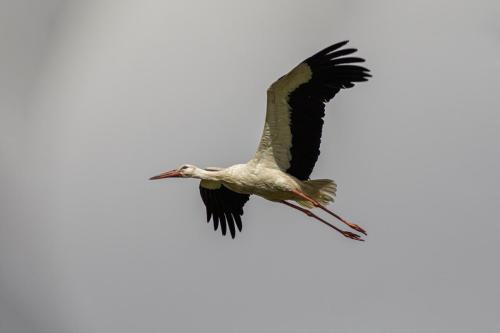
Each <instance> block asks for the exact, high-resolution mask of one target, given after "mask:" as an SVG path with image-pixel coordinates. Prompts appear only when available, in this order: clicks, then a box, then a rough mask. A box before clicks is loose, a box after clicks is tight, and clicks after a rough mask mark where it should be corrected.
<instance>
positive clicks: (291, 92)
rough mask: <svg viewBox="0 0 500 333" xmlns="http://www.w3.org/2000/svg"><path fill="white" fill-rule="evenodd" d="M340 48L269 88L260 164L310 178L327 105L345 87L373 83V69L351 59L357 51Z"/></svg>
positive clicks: (333, 48) (320, 55)
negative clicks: (355, 83) (370, 79)
mask: <svg viewBox="0 0 500 333" xmlns="http://www.w3.org/2000/svg"><path fill="white" fill-rule="evenodd" d="M345 44H347V41H344V42H340V43H337V44H334V45H332V46H330V47H327V48H326V49H324V50H322V51H320V52H318V53H316V54H315V55H313V56H312V57H310V58H308V59H306V60H305V61H303V62H302V63H300V64H299V65H298V66H297V67H295V68H294V69H292V70H291V71H290V72H289V73H288V74H287V75H285V76H283V77H281V78H280V79H279V80H278V81H276V82H274V83H273V84H272V85H271V87H269V89H268V90H267V113H266V122H265V125H264V132H263V134H262V138H261V141H260V144H259V148H258V150H257V153H256V155H255V157H254V161H255V162H256V163H261V164H264V165H265V166H266V167H270V168H272V167H274V168H276V167H277V168H280V169H281V170H283V171H285V172H287V173H289V174H291V175H292V176H295V177H296V178H298V179H300V180H306V179H309V175H310V174H311V172H312V170H313V168H314V165H315V164H316V161H317V160H318V156H319V146H320V143H321V131H322V127H323V116H324V115H325V103H327V102H328V101H329V100H331V99H332V98H333V97H334V96H335V94H337V92H339V90H340V89H345V88H351V87H353V86H354V82H362V81H367V80H368V78H369V77H370V76H371V75H370V74H369V70H368V69H366V68H364V67H361V66H358V65H353V64H354V63H359V62H363V61H364V59H361V58H356V57H346V56H347V55H349V54H352V53H354V52H356V51H357V50H356V49H342V47H343V46H344V45H345Z"/></svg>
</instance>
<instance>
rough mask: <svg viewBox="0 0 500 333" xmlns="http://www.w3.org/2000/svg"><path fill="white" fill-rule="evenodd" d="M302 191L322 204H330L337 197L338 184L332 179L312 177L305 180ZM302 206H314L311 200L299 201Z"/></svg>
mask: <svg viewBox="0 0 500 333" xmlns="http://www.w3.org/2000/svg"><path fill="white" fill-rule="evenodd" d="M302 191H304V193H305V194H307V195H308V196H309V197H311V198H313V199H314V200H316V201H318V202H319V203H320V204H322V205H328V204H329V203H330V202H333V201H334V199H335V193H336V192H337V184H335V182H334V181H333V180H331V179H312V180H307V181H305V182H303V187H302ZM298 203H299V204H301V205H302V206H305V207H308V208H312V207H313V205H312V204H311V203H310V202H309V201H298Z"/></svg>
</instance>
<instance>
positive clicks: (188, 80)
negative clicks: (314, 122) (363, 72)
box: [0, 0, 500, 333]
mask: <svg viewBox="0 0 500 333" xmlns="http://www.w3.org/2000/svg"><path fill="white" fill-rule="evenodd" d="M0 9H1V10H0V13H1V14H0V15H1V20H0V32H1V34H0V36H1V44H0V48H1V52H0V68H1V69H2V71H3V73H4V75H1V76H0V87H1V91H0V93H1V96H2V99H1V101H0V107H1V117H2V119H1V121H0V126H1V127H0V129H1V133H0V141H1V142H0V149H1V151H0V158H1V160H0V162H1V163H0V164H1V165H0V168H1V169H0V171H1V176H0V181H1V184H2V186H1V189H0V198H1V201H0V219H1V220H0V331H1V332H4V331H5V332H9V333H10V332H12V333H18V332H23V333H31V332H36V333H43V332H51V333H56V332H61V333H66V332H82V333H94V332H96V333H97V332H99V333H100V332H103V333H104V332H106V333H109V332H120V333H128V332H200V331H204V332H305V331H311V330H313V331H316V332H330V331H336V332H472V331H474V332H498V331H499V330H500V322H499V319H498V310H499V309H500V287H499V284H498V281H500V268H499V267H498V253H499V252H500V245H499V244H500V243H499V242H498V235H499V233H500V224H499V223H498V217H497V207H498V203H499V201H500V194H499V193H500V192H499V191H498V187H499V186H500V177H499V176H498V170H499V168H500V159H499V154H498V142H500V134H499V133H500V132H499V128H500V127H499V126H500V115H499V110H500V102H499V98H498V92H497V89H498V87H499V86H500V85H499V84H500V82H499V71H500V34H499V31H500V21H499V20H498V17H500V4H499V3H498V1H485V0H483V1H475V2H466V1H451V0H449V1H436V0H433V1H430V0H429V1H427V0H425V1H412V2H408V1H406V2H402V1H376V2H375V1H348V0H344V1H293V2H292V1H271V2H269V1H247V2H245V3H242V2H239V3H238V2H235V1H210V2H201V1H199V2H198V3H195V2H191V3H188V2H181V1H153V0H147V1H144V0H142V1H138V0H135V1H134V0H126V1H107V0H105V1H103V0H99V1H97V0H92V1H76V0H75V1H63V0H52V1H44V2H42V1H29V0H19V1H15V2H14V1H1V2H0ZM344 39H350V40H351V45H352V46H354V47H357V48H359V50H360V51H359V55H360V56H362V57H364V58H366V59H367V63H366V66H367V67H369V68H370V69H371V70H372V72H373V74H374V77H373V79H372V80H371V81H369V82H368V83H366V84H360V85H358V86H356V87H355V88H354V89H350V90H348V91H343V92H341V93H340V94H339V95H338V96H337V97H336V98H335V99H334V100H333V102H332V103H330V104H329V106H328V108H327V117H326V122H325V130H324V136H323V144H322V149H321V150H322V154H321V156H320V160H319V162H318V164H317V167H316V169H315V171H314V173H313V175H312V176H313V177H314V178H332V179H335V181H336V182H337V183H338V185H339V191H338V197H337V201H336V203H335V204H334V205H333V209H334V210H335V211H337V212H339V213H341V214H342V215H345V216H346V217H349V218H351V219H352V220H353V221H354V222H355V223H359V224H360V225H362V226H363V227H366V229H367V230H368V232H369V237H368V240H367V242H365V243H363V244H360V243H357V242H352V241H348V240H346V239H342V238H340V237H339V236H338V234H336V233H334V232H332V231H331V230H329V229H328V228H326V227H324V226H323V225H321V224H318V223H315V222H312V223H311V221H310V220H308V219H307V218H306V217H305V216H303V215H301V214H300V213H298V212H296V211H293V210H290V209H289V208H287V207H285V206H282V205H278V204H274V203H270V202H266V201H265V200H263V199H260V198H252V199H251V200H250V201H249V202H248V204H247V205H246V206H245V215H244V230H243V232H242V233H241V234H239V235H238V236H237V238H236V240H231V239H230V238H229V237H222V236H220V234H219V233H215V232H214V231H213V230H212V225H207V224H206V223H205V222H204V221H205V220H204V219H205V216H204V214H205V212H204V206H203V204H202V202H201V199H200V198H199V194H198V188H197V187H198V184H197V182H196V181H193V180H172V181H165V182H154V183H153V182H149V181H147V178H148V177H149V176H152V175H154V174H156V173H158V172H160V171H163V170H166V169H169V168H173V167H176V166H178V165H180V164H181V163H185V162H189V163H193V164H196V165H199V166H228V165H231V164H235V163H241V162H245V161H246V160H248V159H249V158H250V157H251V156H252V155H253V153H254V151H255V149H256V146H257V142H258V139H259V137H260V133H261V130H262V126H263V119H264V112H265V90H266V88H267V87H268V85H269V84H271V83H272V82H273V81H274V80H275V79H277V78H278V77H280V76H281V75H283V74H285V73H286V72H287V71H288V70H290V69H291V68H292V67H293V66H295V65H296V64H297V63H298V62H300V61H302V60H303V59H305V58H306V57H308V56H310V55H311V54H313V53H314V52H316V51H318V50H319V49H322V48H324V47H326V46H328V45H330V44H332V43H334V42H337V41H340V40H344Z"/></svg>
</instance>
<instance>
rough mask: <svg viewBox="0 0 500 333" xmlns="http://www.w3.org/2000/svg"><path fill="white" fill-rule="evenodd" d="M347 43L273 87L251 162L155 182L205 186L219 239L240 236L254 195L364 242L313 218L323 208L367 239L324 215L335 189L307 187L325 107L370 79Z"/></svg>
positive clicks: (186, 171)
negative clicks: (186, 181) (185, 180)
mask: <svg viewBox="0 0 500 333" xmlns="http://www.w3.org/2000/svg"><path fill="white" fill-rule="evenodd" d="M347 42H348V41H343V42H340V43H337V44H334V45H332V46H329V47H327V48H326V49H324V50H322V51H320V52H318V53H316V54H315V55H313V56H312V57H310V58H308V59H306V60H305V61H303V62H301V63H300V64H299V65H298V66H297V67H295V68H294V69H292V70H291V71H290V72H289V73H288V74H287V75H285V76H283V77H281V78H280V79H279V80H278V81H276V82H274V83H273V84H272V85H271V86H270V87H269V89H268V90H267V113H266V121H265V124H264V132H263V134H262V138H261V140H260V144H259V147H258V149H257V152H256V154H255V156H254V157H253V158H252V159H251V160H250V161H249V162H247V163H246V164H236V165H233V166H231V167H229V168H205V169H202V168H198V167H196V166H194V165H190V164H184V165H181V166H180V167H179V168H177V169H175V170H171V171H167V172H164V173H162V174H160V175H157V176H154V177H151V178H150V179H151V180H153V179H162V178H173V177H182V178H198V179H201V182H200V186H199V187H200V194H201V198H202V200H203V202H204V204H205V206H206V211H207V222H209V221H210V219H211V218H213V222H214V230H217V228H218V226H219V225H220V228H221V231H222V234H223V235H225V234H226V231H227V229H229V232H230V233H231V237H233V238H234V237H235V234H236V228H238V230H239V231H241V229H242V223H241V216H242V215H243V206H244V205H245V203H246V202H247V201H248V199H249V197H250V195H251V194H255V195H258V196H261V197H263V198H265V199H267V200H270V201H274V202H280V203H283V204H285V205H287V206H289V207H292V208H295V209H297V210H299V211H301V212H303V213H305V214H307V215H308V216H310V217H312V218H314V219H316V220H318V221H320V222H322V223H324V224H326V225H328V226H329V227H331V228H333V229H335V230H336V231H338V232H340V233H341V234H342V235H344V236H345V237H347V238H350V239H354V240H358V241H362V240H363V239H362V238H361V237H360V235H358V234H356V233H353V232H349V231H345V230H342V229H340V228H337V227H336V226H334V225H332V224H331V223H329V222H327V221H325V220H324V219H322V218H320V217H319V216H317V215H316V214H314V213H313V212H312V211H311V210H309V209H311V208H314V207H317V208H320V209H322V210H324V211H325V212H327V213H328V214H331V215H332V216H334V217H335V218H337V219H338V220H340V221H341V222H342V223H344V224H346V225H347V226H349V227H350V228H352V229H354V230H356V231H358V232H360V233H363V234H365V235H366V232H365V231H364V230H363V229H362V228H361V227H360V226H358V225H356V224H354V223H351V222H349V221H347V220H346V219H344V218H342V217H340V216H339V215H337V214H335V213H334V212H332V211H330V210H329V209H327V208H326V207H325V205H327V204H328V203H330V202H332V201H333V200H334V196H335V192H336V188H337V186H336V184H335V182H334V181H333V180H330V179H314V180H310V179H309V175H310V174H311V172H312V170H313V168H314V165H315V163H316V161H317V159H318V156H319V146H320V142H321V131H322V127H323V116H324V115H325V103H327V102H328V101H329V100H331V99H332V98H333V97H334V96H335V94H337V92H339V91H340V89H345V88H351V87H353V86H354V82H363V81H367V80H368V78H369V77H370V76H371V75H370V74H369V70H368V69H366V68H364V67H361V66H358V65H355V63H359V62H364V59H361V58H357V57H351V56H348V55H350V54H352V53H354V52H356V51H357V50H356V49H353V48H342V47H343V46H344V45H346V44H347ZM346 56H347V57H346ZM289 201H295V202H296V203H298V205H296V204H293V203H291V202H289Z"/></svg>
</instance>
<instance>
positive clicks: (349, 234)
mask: <svg viewBox="0 0 500 333" xmlns="http://www.w3.org/2000/svg"><path fill="white" fill-rule="evenodd" d="M341 233H342V235H344V237H347V238H350V239H353V240H357V241H360V242H364V241H365V240H364V239H363V238H361V236H359V235H357V234H355V233H353V232H350V231H341Z"/></svg>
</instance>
